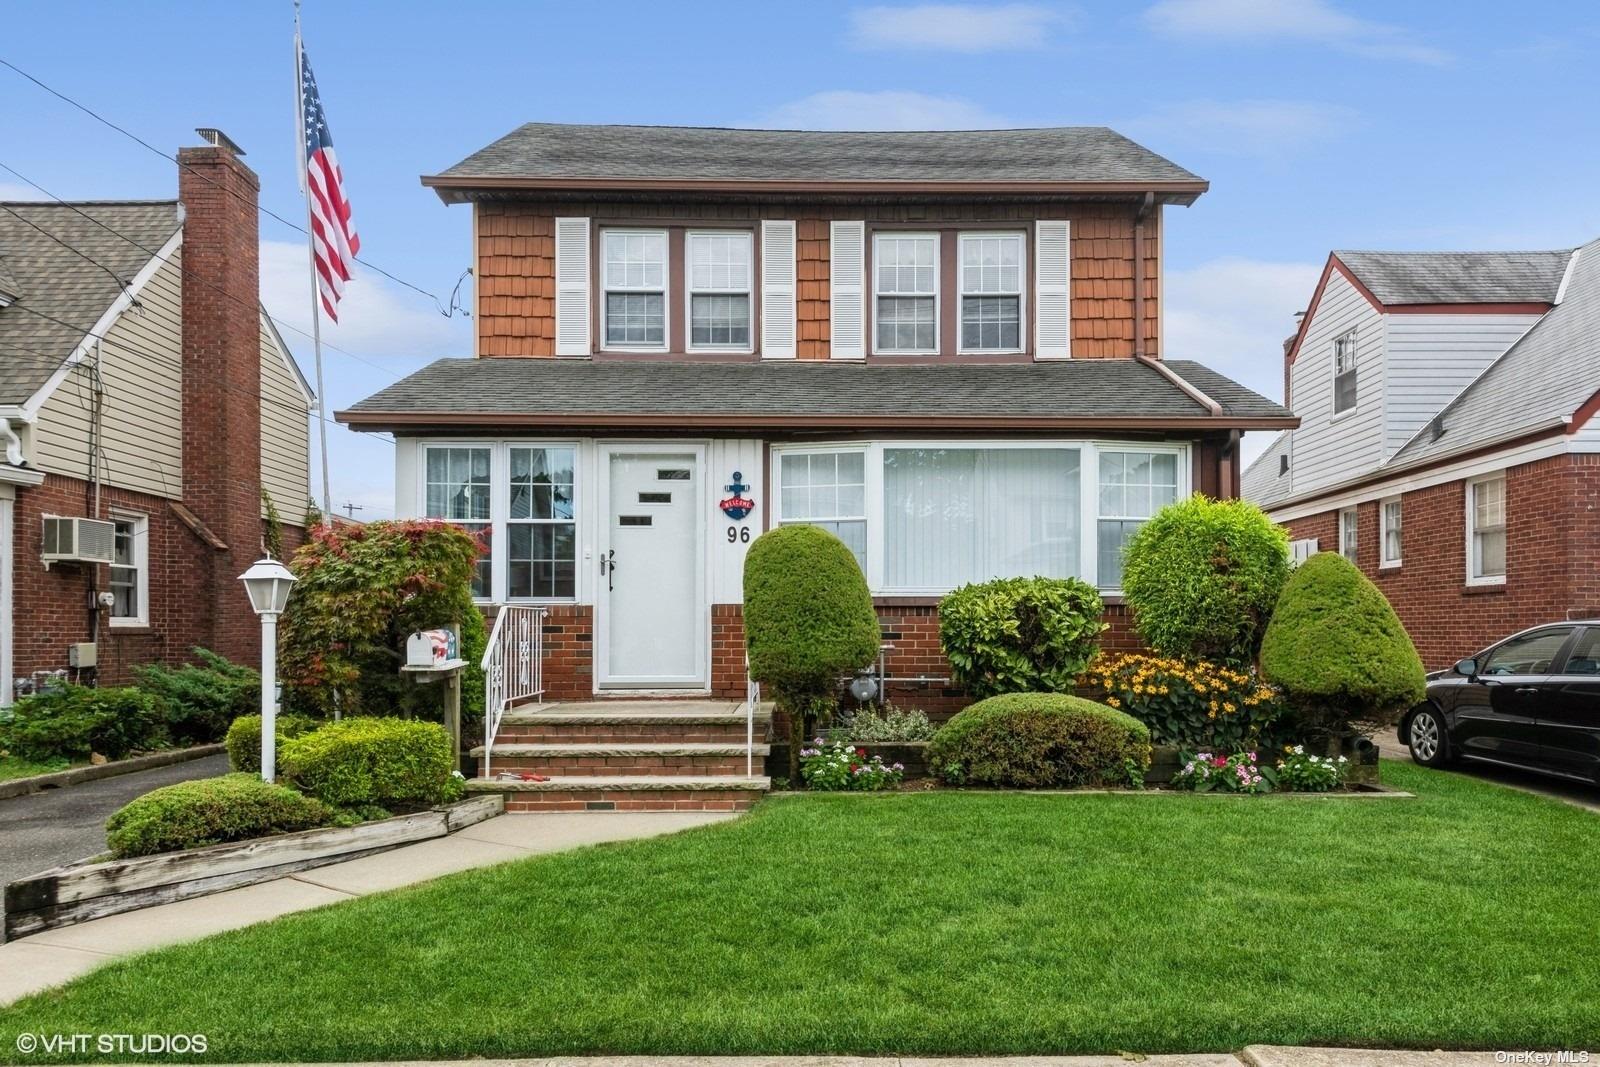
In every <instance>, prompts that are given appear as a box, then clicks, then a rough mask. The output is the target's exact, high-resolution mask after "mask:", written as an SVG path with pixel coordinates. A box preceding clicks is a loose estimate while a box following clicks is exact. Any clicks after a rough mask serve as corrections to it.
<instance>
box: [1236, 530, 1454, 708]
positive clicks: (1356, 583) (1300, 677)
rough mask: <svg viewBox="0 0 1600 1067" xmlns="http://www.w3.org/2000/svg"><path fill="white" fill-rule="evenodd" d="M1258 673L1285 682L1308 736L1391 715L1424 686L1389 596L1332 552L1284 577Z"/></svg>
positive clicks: (1421, 693)
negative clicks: (1390, 603)
mask: <svg viewBox="0 0 1600 1067" xmlns="http://www.w3.org/2000/svg"><path fill="white" fill-rule="evenodd" d="M1261 673H1262V675H1263V676H1264V677H1265V678H1266V680H1267V681H1269V682H1272V683H1273V684H1275V685H1278V686H1281V687H1282V688H1283V690H1284V694H1285V697H1286V699H1287V700H1288V703H1289V706H1290V708H1291V710H1292V712H1293V714H1294V717H1295V718H1296V719H1297V720H1298V723H1299V726H1300V728H1301V729H1302V730H1303V731H1304V732H1305V733H1306V734H1307V735H1308V736H1311V737H1317V736H1322V737H1339V736H1343V735H1345V734H1347V733H1349V731H1350V724H1351V723H1352V722H1360V723H1383V722H1386V721H1392V720H1394V719H1395V718H1396V717H1397V716H1398V715H1399V713H1400V712H1402V711H1404V710H1405V709H1406V708H1408V707H1410V706H1412V705H1413V704H1416V703H1417V702H1418V701H1420V700H1422V699H1423V696H1424V695H1425V689H1426V679H1425V677H1424V672H1423V669H1422V659H1421V657H1419V656H1418V655H1417V649H1416V646H1415V645H1413V644H1412V643H1411V636H1410V635H1409V634H1407V633H1406V629H1405V627H1404V626H1402V625H1400V619H1399V618H1398V617H1397V616H1396V615H1395V613H1394V609H1393V608H1392V607H1390V606H1389V601H1388V600H1387V599H1385V598H1384V595H1383V594H1382V593H1381V592H1379V591H1378V587H1377V586H1375V585H1373V584H1372V583H1371V582H1370V581H1368V580H1367V577H1366V575H1364V574H1362V573H1361V572H1360V571H1359V570H1357V569H1356V566H1355V564H1353V563H1351V562H1350V561H1349V560H1347V559H1345V558H1344V557H1343V556H1341V555H1339V554H1338V553H1336V552H1319V553H1317V554H1316V555H1314V556H1312V557H1311V558H1310V559H1308V560H1306V561H1305V562H1304V563H1302V564H1301V565H1300V566H1299V567H1298V568H1296V569H1295V571H1294V573H1293V574H1291V575H1290V576H1289V581H1288V582H1287V583H1286V584H1285V585H1284V587H1283V594H1282V595H1281V596H1279V598H1278V607H1277V610H1275V611H1274V612H1273V613H1272V621H1271V623H1269V624H1268V626H1267V633H1266V637H1265V638H1264V639H1263V640H1262V643H1261Z"/></svg>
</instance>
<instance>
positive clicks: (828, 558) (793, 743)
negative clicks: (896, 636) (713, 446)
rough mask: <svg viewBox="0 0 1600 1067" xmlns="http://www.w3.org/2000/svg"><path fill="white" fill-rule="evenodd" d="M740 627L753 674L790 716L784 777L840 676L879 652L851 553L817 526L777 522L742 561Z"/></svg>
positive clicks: (796, 769)
mask: <svg viewBox="0 0 1600 1067" xmlns="http://www.w3.org/2000/svg"><path fill="white" fill-rule="evenodd" d="M744 632H745V641H746V643H747V646H748V648H749V654H750V676H751V677H752V678H754V679H755V680H756V681H758V682H761V683H762V684H763V685H766V686H769V687H770V688H771V690H772V694H773V696H774V697H775V698H776V699H777V701H778V703H779V704H780V705H781V706H782V707H783V708H784V710H785V711H787V712H788V714H789V719H790V731H789V732H790V737H789V740H790V746H789V771H790V774H789V777H790V778H791V779H795V780H798V779H799V777H800V764H799V759H800V746H801V744H802V743H803V742H804V741H805V739H806V738H807V737H809V736H810V735H811V732H812V731H811V726H812V724H813V723H814V722H815V721H816V719H817V711H818V709H819V708H827V707H828V706H829V702H830V701H832V700H833V699H834V695H835V693H836V691H837V689H838V687H839V679H840V677H841V676H842V675H845V674H848V673H849V672H851V671H854V670H857V669H859V668H861V667H864V666H866V665H867V664H868V663H871V662H872V659H873V657H874V656H876V655H877V654H878V642H879V637H880V634H879V629H878V617H877V615H876V614H875V613H874V612H873V610H872V593H871V592H870V591H869V590H868V589H867V580H866V578H865V576H863V575H862V573H861V566H860V564H858V563H857V562H856V558H855V556H854V555H853V554H852V553H851V552H850V550H849V549H848V548H846V547H845V544H844V542H843V541H841V540H839V539H838V538H837V537H835V536H834V535H833V534H831V533H829V532H828V531H826V530H824V529H821V528H820V527H817V526H780V527H778V528H777V529H774V530H768V531H767V532H766V533H764V534H762V535H761V536H760V537H758V538H756V539H755V543H754V544H752V545H751V546H750V551H749V552H748V553H747V554H746V555H745V560H744Z"/></svg>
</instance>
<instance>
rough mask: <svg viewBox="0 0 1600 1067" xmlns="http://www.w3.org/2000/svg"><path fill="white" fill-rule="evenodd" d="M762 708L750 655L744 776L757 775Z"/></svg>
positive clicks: (747, 659)
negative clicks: (758, 721) (758, 719)
mask: <svg viewBox="0 0 1600 1067" xmlns="http://www.w3.org/2000/svg"><path fill="white" fill-rule="evenodd" d="M760 706H761V683H760V682H758V681H756V680H755V679H754V678H752V677H750V653H748V652H746V653H745V656H744V776H745V777H746V778H749V777H751V776H753V775H754V774H755V762H756V709H757V708H758V707H760Z"/></svg>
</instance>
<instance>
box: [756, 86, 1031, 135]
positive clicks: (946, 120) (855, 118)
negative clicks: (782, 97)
mask: <svg viewBox="0 0 1600 1067" xmlns="http://www.w3.org/2000/svg"><path fill="white" fill-rule="evenodd" d="M760 125H762V126H768V127H773V128H778V129H805V130H979V129H995V128H998V127H1004V126H1006V125H1008V123H1007V122H1006V120H1005V119H1003V118H1001V117H1000V116H999V115H996V114H994V113H993V112H990V111H989V110H987V109H986V108H984V107H982V106H981V105H979V104H975V103H973V102H972V101H970V100H963V99H961V98H960V97H956V96H930V95H928V94H926V93H914V92H908V91H905V90H898V89H885V90H882V91H879V92H857V91H854V90H849V89H831V90H828V91H826V92H820V93H812V94H811V95H810V96H807V97H803V98H802V99H799V100H795V101H792V102H790V103H787V104H783V105H781V106H779V107H776V108H773V109H772V110H771V111H769V112H767V114H766V115H765V116H764V117H763V119H762V120H761V122H760Z"/></svg>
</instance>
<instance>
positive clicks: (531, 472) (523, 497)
mask: <svg viewBox="0 0 1600 1067" xmlns="http://www.w3.org/2000/svg"><path fill="white" fill-rule="evenodd" d="M510 453H511V455H510V465H511V497H510V506H509V511H508V514H507V522H506V597H507V598H508V599H510V600H530V599H536V600H571V599H572V598H573V597H574V596H576V595H577V580H578V579H577V551H578V548H577V546H578V536H577V523H576V522H575V521H574V512H573V493H572V488H573V474H572V472H573V467H574V462H573V460H574V455H575V453H574V451H573V450H572V449H570V448H522V447H517V446H513V447H512V448H511V449H510Z"/></svg>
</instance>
